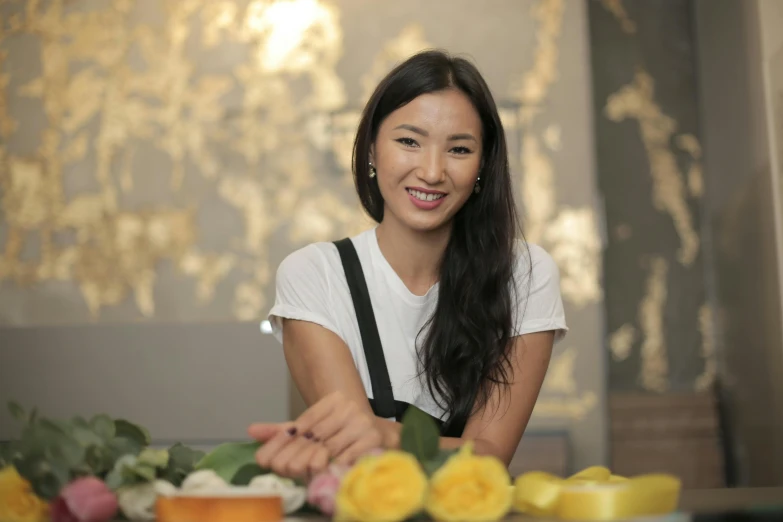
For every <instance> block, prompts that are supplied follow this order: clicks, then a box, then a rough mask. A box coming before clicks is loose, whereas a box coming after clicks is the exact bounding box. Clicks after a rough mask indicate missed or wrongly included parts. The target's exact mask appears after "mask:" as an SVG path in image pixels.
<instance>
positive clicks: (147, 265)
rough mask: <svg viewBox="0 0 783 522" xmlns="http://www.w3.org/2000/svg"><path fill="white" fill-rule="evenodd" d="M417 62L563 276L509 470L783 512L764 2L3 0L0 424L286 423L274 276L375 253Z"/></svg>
mask: <svg viewBox="0 0 783 522" xmlns="http://www.w3.org/2000/svg"><path fill="white" fill-rule="evenodd" d="M431 47H437V48H443V49H446V50H448V51H451V52H452V53H456V54H461V55H465V56H467V57H469V58H471V59H472V60H473V61H474V62H475V63H476V64H477V65H478V66H479V68H480V70H481V71H482V72H483V74H484V75H485V77H486V79H487V81H488V82H489V84H490V86H491V88H492V90H493V92H494V94H495V97H496V100H497V103H498V104H499V106H500V108H501V112H502V117H503V122H504V125H505V129H506V132H507V138H508V141H509V145H510V150H511V158H510V159H511V164H512V168H513V171H514V175H515V181H516V191H517V193H516V196H517V200H518V203H519V206H520V209H521V210H522V212H523V216H524V225H525V234H526V237H527V239H528V241H530V242H532V243H537V244H539V245H541V246H543V247H544V248H545V249H547V251H549V252H550V254H551V255H552V256H553V257H554V259H555V260H556V262H557V263H558V265H559V267H560V270H561V285H562V288H561V290H562V293H563V298H564V303H565V306H566V314H567V320H568V323H569V326H570V334H569V336H568V337H567V338H566V339H565V340H564V341H563V343H561V344H560V345H558V346H557V347H556V352H555V356H554V358H553V360H552V363H551V367H550V370H549V374H548V376H547V380H546V383H545V385H544V389H543V391H542V395H541V398H540V400H539V401H538V403H537V406H536V409H535V412H534V418H533V421H532V422H531V426H530V427H529V429H528V431H527V433H526V435H525V437H524V439H523V441H522V443H521V445H520V448H519V450H518V452H517V455H516V457H515V459H514V462H513V463H512V466H511V468H512V472H513V473H520V472H522V471H524V470H528V469H542V470H548V471H552V472H555V473H558V474H566V473H571V472H574V471H577V470H578V469H581V468H583V467H586V466H589V465H594V464H603V465H609V466H611V467H612V468H613V470H614V471H615V472H617V473H620V474H637V473H644V472H650V471H669V472H672V473H677V474H678V475H680V476H681V477H682V478H683V481H684V484H685V487H687V488H710V487H720V486H726V485H728V486H735V485H742V486H768V485H781V484H783V326H782V325H783V320H782V319H783V315H782V313H783V311H782V310H781V297H782V296H783V291H782V289H781V273H782V271H783V207H781V205H782V204H783V198H782V196H783V192H782V191H783V187H782V186H781V185H782V184H783V183H782V181H783V180H781V165H780V163H781V160H782V159H783V155H782V154H783V2H781V1H779V0H485V1H483V2H481V3H480V4H479V3H477V2H471V1H467V0H428V1H426V2H421V1H414V0H400V1H397V2H381V1H376V0H277V1H275V0H252V1H246V0H245V1H243V0H0V402H2V403H5V402H6V401H8V400H11V399H14V400H16V401H18V402H19V403H21V404H22V405H23V406H25V407H28V408H29V407H33V406H37V407H38V408H39V410H40V411H41V413H42V414H44V415H47V416H71V415H75V414H81V415H92V414H95V413H99V412H104V413H108V414H110V415H112V416H118V417H127V418H129V419H131V420H133V421H135V422H138V423H140V424H143V425H145V426H146V427H147V428H148V429H149V430H150V431H151V433H152V435H153V438H154V441H155V443H156V444H161V445H162V444H170V443H171V442H174V441H182V442H184V443H186V444H191V445H195V446H200V447H201V446H203V447H205V448H207V447H211V446H213V445H215V444H217V443H220V442H224V441H229V440H243V439H245V437H246V434H245V429H246V427H247V425H248V424H249V423H250V422H253V421H258V420H267V421H282V420H287V419H289V418H291V417H292V416H295V415H296V414H297V413H298V412H300V411H301V410H302V407H303V404H302V401H301V398H300V397H299V396H298V394H297V393H296V390H295V389H294V388H293V386H292V385H291V382H290V378H289V376H288V372H287V369H286V365H285V361H284V358H283V355H282V350H281V348H280V346H279V345H278V343H277V342H276V341H275V340H274V339H273V338H272V336H271V335H269V334H268V330H267V328H266V325H265V324H264V320H265V319H266V312H267V311H268V310H269V308H270V307H271V305H272V303H273V300H274V275H275V270H276V267H277V265H278V263H279V262H280V261H281V260H282V259H283V258H284V257H285V256H286V255H288V254H289V253H290V252H292V251H293V250H295V249H298V248H300V247H301V246H303V245H305V244H307V243H310V242H313V241H331V240H334V239H339V238H341V237H344V236H346V235H352V234H355V233H357V232H359V231H361V230H364V229H366V228H367V227H369V226H370V225H371V224H370V221H369V220H368V218H367V217H366V216H365V215H364V214H363V213H362V211H361V209H360V207H359V205H358V201H357V198H356V196H355V193H354V190H353V185H352V179H351V173H350V158H351V145H352V140H353V133H354V130H355V126H356V124H357V122H358V119H359V114H360V111H361V109H362V106H363V103H364V102H365V101H366V100H367V98H368V97H369V95H370V93H371V91H372V89H373V88H374V87H375V85H376V83H377V82H378V81H379V80H380V79H381V78H382V77H383V76H384V75H385V74H386V72H388V71H389V69H390V68H391V67H393V66H394V65H395V64H396V63H398V62H399V61H401V60H403V59H405V58H407V57H408V56H410V55H411V54H412V53H414V52H416V51H418V50H421V49H425V48H431ZM15 430H16V426H15V425H14V423H13V422H12V420H11V417H10V416H9V415H8V414H7V412H6V411H5V410H2V412H0V440H3V439H8V438H11V437H13V436H14V434H15V433H16V431H15Z"/></svg>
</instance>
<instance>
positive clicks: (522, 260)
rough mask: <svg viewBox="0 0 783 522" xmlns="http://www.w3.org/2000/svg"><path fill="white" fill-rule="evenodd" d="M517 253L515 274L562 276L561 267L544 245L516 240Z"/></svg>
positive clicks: (544, 276) (536, 276)
mask: <svg viewBox="0 0 783 522" xmlns="http://www.w3.org/2000/svg"><path fill="white" fill-rule="evenodd" d="M515 254H516V267H515V270H514V275H515V276H517V277H518V276H524V277H531V276H532V277H534V278H541V277H543V278H549V277H556V278H558V279H559V278H560V269H559V268H558V266H557V263H556V262H555V259H554V258H553V257H552V255H551V254H550V253H549V252H547V251H546V250H545V249H544V248H543V247H542V246H540V245H538V244H536V243H529V242H527V241H524V240H522V239H519V240H517V242H516V247H515Z"/></svg>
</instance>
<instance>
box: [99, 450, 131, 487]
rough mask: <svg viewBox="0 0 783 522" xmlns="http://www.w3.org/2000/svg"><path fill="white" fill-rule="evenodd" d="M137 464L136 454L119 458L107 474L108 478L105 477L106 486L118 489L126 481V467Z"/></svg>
mask: <svg viewBox="0 0 783 522" xmlns="http://www.w3.org/2000/svg"><path fill="white" fill-rule="evenodd" d="M135 465H136V456H135V455H124V456H122V457H120V458H118V459H117V461H116V462H115V463H114V467H113V468H112V469H111V471H109V473H108V474H107V475H106V478H105V479H104V482H105V483H106V486H107V487H108V488H109V489H111V490H114V491H116V490H117V489H119V488H120V486H122V485H123V484H124V483H125V478H126V475H127V474H126V472H125V470H126V468H131V467H133V466H135Z"/></svg>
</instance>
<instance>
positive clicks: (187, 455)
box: [160, 442, 204, 487]
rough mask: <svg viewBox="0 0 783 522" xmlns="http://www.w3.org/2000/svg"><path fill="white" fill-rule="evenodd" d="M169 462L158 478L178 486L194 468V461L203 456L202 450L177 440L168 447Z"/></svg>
mask: <svg viewBox="0 0 783 522" xmlns="http://www.w3.org/2000/svg"><path fill="white" fill-rule="evenodd" d="M168 453H169V463H168V466H167V467H166V469H165V470H164V471H163V473H161V474H160V478H162V479H164V480H167V481H169V482H171V483H172V484H174V486H176V487H180V486H181V485H182V482H183V481H184V480H185V478H186V477H187V476H188V475H189V474H190V473H191V472H192V471H193V470H194V469H195V467H196V463H197V462H198V461H199V460H201V459H202V458H204V452H203V451H198V450H194V449H192V448H189V447H187V446H184V445H182V444H181V443H179V442H177V443H176V444H174V445H172V446H171V447H170V448H169V451H168Z"/></svg>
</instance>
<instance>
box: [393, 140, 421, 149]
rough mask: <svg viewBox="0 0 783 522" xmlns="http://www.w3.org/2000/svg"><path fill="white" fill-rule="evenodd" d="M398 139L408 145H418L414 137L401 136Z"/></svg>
mask: <svg viewBox="0 0 783 522" xmlns="http://www.w3.org/2000/svg"><path fill="white" fill-rule="evenodd" d="M397 141H398V142H399V143H402V144H403V145H405V146H406V147H415V146H416V145H418V144H417V143H416V140H414V139H413V138H399V139H398V140H397Z"/></svg>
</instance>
